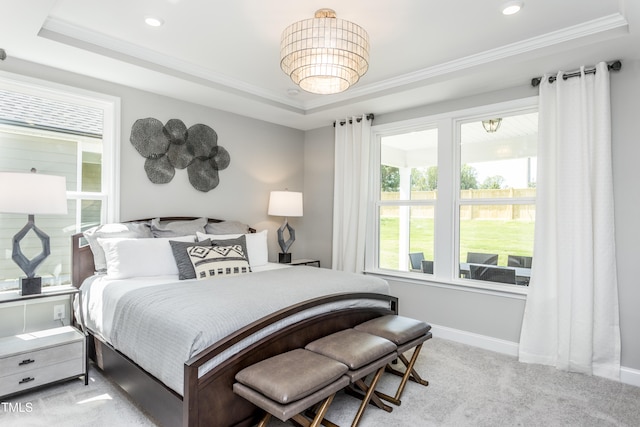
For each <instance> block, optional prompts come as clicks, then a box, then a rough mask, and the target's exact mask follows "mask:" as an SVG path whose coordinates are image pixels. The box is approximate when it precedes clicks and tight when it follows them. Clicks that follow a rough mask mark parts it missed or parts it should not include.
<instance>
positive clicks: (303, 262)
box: [290, 258, 320, 268]
mask: <svg viewBox="0 0 640 427" xmlns="http://www.w3.org/2000/svg"><path fill="white" fill-rule="evenodd" d="M313 264H317V266H318V268H319V267H320V260H318V259H306V258H300V259H294V260H293V261H291V262H290V265H313Z"/></svg>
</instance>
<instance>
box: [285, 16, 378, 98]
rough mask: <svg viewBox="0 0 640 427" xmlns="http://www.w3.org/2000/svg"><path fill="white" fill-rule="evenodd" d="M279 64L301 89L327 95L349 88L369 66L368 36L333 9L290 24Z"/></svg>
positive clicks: (286, 30)
mask: <svg viewBox="0 0 640 427" xmlns="http://www.w3.org/2000/svg"><path fill="white" fill-rule="evenodd" d="M280 67H281V68H282V70H283V71H284V72H285V73H286V74H287V75H289V76H290V77H291V80H293V82H294V83H295V84H297V85H299V86H300V88H301V89H303V90H305V91H307V92H311V93H316V94H321V95H326V94H332V93H339V92H342V91H345V90H347V89H348V88H349V87H350V86H352V85H354V84H355V83H357V82H358V80H359V79H360V77H362V76H363V75H364V74H365V73H366V72H367V70H368V69H369V35H368V34H367V32H366V31H365V30H364V29H363V28H362V27H360V26H358V25H356V24H354V23H353V22H349V21H345V20H342V19H337V18H336V14H335V12H334V11H333V10H331V9H321V10H318V11H317V12H316V14H315V18H313V19H306V20H303V21H299V22H296V23H294V24H292V25H290V26H289V27H287V28H286V29H285V30H284V32H283V33H282V39H281V41H280Z"/></svg>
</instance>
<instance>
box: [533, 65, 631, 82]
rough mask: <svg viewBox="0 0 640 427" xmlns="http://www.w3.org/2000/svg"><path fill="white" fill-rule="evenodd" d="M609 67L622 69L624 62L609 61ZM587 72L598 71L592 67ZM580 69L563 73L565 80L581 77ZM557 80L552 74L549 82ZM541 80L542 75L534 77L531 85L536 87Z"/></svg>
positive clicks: (617, 69)
mask: <svg viewBox="0 0 640 427" xmlns="http://www.w3.org/2000/svg"><path fill="white" fill-rule="evenodd" d="M607 68H608V69H609V71H620V69H621V68H622V62H620V60H619V59H618V60H615V61H613V62H609V63H608V64H607ZM584 73H585V74H595V73H596V69H595V68H590V69H588V70H584ZM580 74H581V73H580V71H573V72H571V73H566V74H563V75H562V79H563V80H567V79H568V78H571V77H580ZM555 81H556V76H551V77H549V83H553V82H555ZM540 82H542V77H534V78H532V79H531V86H533V87H536V86H538V85H539V84H540Z"/></svg>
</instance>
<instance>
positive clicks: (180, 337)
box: [80, 264, 389, 395]
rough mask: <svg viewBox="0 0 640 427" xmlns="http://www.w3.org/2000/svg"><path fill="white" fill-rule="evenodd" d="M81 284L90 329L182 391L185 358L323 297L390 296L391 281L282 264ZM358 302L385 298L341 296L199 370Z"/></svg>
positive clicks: (102, 279) (365, 304)
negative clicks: (223, 273) (231, 272)
mask: <svg viewBox="0 0 640 427" xmlns="http://www.w3.org/2000/svg"><path fill="white" fill-rule="evenodd" d="M80 289H81V291H82V302H83V304H82V305H83V307H82V310H83V315H84V319H85V323H86V326H87V327H88V328H89V329H90V330H91V331H92V332H93V333H95V334H96V335H97V336H99V337H100V338H102V339H103V340H104V341H106V342H108V343H110V344H111V345H112V346H113V347H114V348H115V349H117V350H119V351H121V352H122V353H123V354H125V355H127V356H128V357H129V358H131V359H132V360H134V361H135V362H136V363H137V364H138V365H140V366H141V367H142V368H143V369H145V370H146V371H147V372H149V373H151V374H152V375H154V376H155V377H156V378H158V379H160V380H161V381H162V382H163V383H164V384H166V385H167V386H168V387H170V388H171V389H173V390H175V391H176V392H177V393H179V394H180V395H182V394H183V386H184V384H183V368H184V363H185V362H186V361H187V360H188V359H189V358H191V357H193V356H194V355H196V354H197V353H199V352H200V351H202V350H203V349H205V348H207V347H208V346H210V345H211V344H213V343H215V342H216V341H218V340H220V339H222V338H224V337H226V336H227V335H229V334H230V333H232V332H234V331H236V330H238V329H240V328H242V327H244V326H246V325H248V324H250V323H251V322H253V321H255V320H258V319H260V318H262V317H264V316H266V315H269V314H270V313H273V312H275V311H278V310H280V309H283V308H286V307H288V306H291V305H293V304H295V303H298V302H302V301H306V300H309V299H312V298H316V297H319V296H322V295H328V294H335V293H343V292H375V293H382V294H388V293H389V287H388V284H387V283H386V282H385V281H384V280H382V279H379V278H374V277H371V276H365V275H360V274H358V275H356V274H350V273H342V272H337V271H332V270H327V269H319V268H315V267H291V266H283V265H282V264H267V265H265V266H261V267H258V268H256V269H254V272H253V273H249V274H245V275H239V276H230V277H218V278H213V279H207V280H200V281H197V280H195V279H194V280H182V281H179V280H178V278H177V276H158V277H140V278H130V279H122V280H114V279H108V278H107V277H106V276H104V275H96V276H92V277H90V278H88V279H87V280H86V281H85V283H83V285H82V286H81V288H80ZM352 306H362V307H371V306H384V303H383V302H380V301H374V300H365V301H361V300H358V301H355V300H351V301H342V302H339V303H333V304H330V305H328V306H326V307H317V308H314V309H311V310H308V311H305V312H302V313H299V314H298V315H296V316H294V317H292V318H289V319H285V320H283V321H281V322H279V323H277V324H275V325H273V326H272V327H270V328H269V329H268V330H265V331H262V332H261V333H260V334H256V335H255V336H253V337H251V338H250V339H249V340H245V341H243V342H242V343H240V344H238V345H236V346H234V347H232V348H231V349H229V350H228V351H226V352H225V353H223V354H221V355H220V356H218V357H216V358H215V359H213V360H211V361H210V362H209V363H207V364H206V365H205V366H203V367H202V368H201V369H200V372H199V375H200V376H202V375H203V374H204V373H205V372H207V371H208V370H210V369H211V368H212V367H214V366H215V365H217V364H219V363H220V362H222V361H224V360H225V359H227V358H228V357H230V356H231V355H233V354H234V353H236V352H237V351H239V350H241V349H242V348H245V347H246V346H248V345H250V344H251V343H253V342H255V341H257V340H259V339H260V338H261V337H263V336H266V335H268V334H269V333H272V332H273V331H275V330H277V329H279V328H282V327H284V326H286V325H289V324H291V323H295V322H296V321H299V320H301V319H302V318H305V317H310V316H313V315H315V314H317V313H320V312H327V311H332V310H336V309H340V308H344V307H352Z"/></svg>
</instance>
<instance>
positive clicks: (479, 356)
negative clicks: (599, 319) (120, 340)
mask: <svg viewBox="0 0 640 427" xmlns="http://www.w3.org/2000/svg"><path fill="white" fill-rule="evenodd" d="M417 370H418V372H419V373H420V374H421V375H422V376H423V377H424V378H425V379H428V380H429V382H430V384H429V386H428V387H423V386H420V385H418V384H415V383H409V384H408V385H407V388H406V391H405V393H404V396H403V398H402V405H400V406H399V407H394V409H393V412H391V413H386V412H384V411H382V410H380V409H378V408H375V407H373V406H371V407H369V408H368V409H367V410H366V412H365V414H364V417H363V418H362V421H361V423H360V426H362V427H378V426H379V427H382V426H384V427H388V426H396V427H399V426H425V427H429V426H452V427H453V426H455V427H458V426H474V427H475V426H487V427H489V426H491V427H497V426H576V427H588V426H598V427H602V426H628V427H637V426H640V388H638V387H633V386H630V385H626V384H621V383H618V382H615V381H610V380H606V379H603V378H598V377H591V376H586V375H581V374H570V373H566V372H560V371H557V370H556V369H554V368H551V367H547V366H540V365H528V364H523V363H519V362H518V361H517V360H516V358H514V357H511V356H506V355H503V354H498V353H494V352H491V351H486V350H482V349H478V348H475V347H470V346H466V345H463V344H459V343H455V342H451V341H446V340H442V339H438V338H433V339H431V340H429V341H427V342H426V343H425V345H424V347H423V351H422V354H421V355H420V358H419V359H418V364H417ZM398 381H399V378H397V377H393V376H391V375H384V376H383V378H382V381H381V385H380V388H381V389H382V390H383V391H385V392H387V393H390V394H393V391H394V390H395V387H396V386H397V383H398ZM9 403H11V404H13V408H9V407H8V404H9ZM18 403H21V404H22V405H21V407H22V412H20V411H17V410H16V409H17V408H16V404H18ZM27 404H29V405H27ZM358 404H359V401H357V400H356V399H354V398H353V397H351V396H348V395H346V394H344V393H338V395H337V396H336V398H335V400H334V402H333V404H332V405H331V407H330V408H329V412H328V414H327V418H328V419H329V420H331V421H333V422H335V423H337V424H339V425H341V426H348V425H350V424H351V421H352V419H353V417H354V415H355V412H356V410H357V408H358ZM27 406H30V407H31V409H30V411H28V412H27V411H26V410H27V409H28V407H27ZM0 425H2V426H20V427H22V426H34V427H35V426H38V427H39V426H47V427H52V426H55V427H59V426H61V427H66V426H69V427H77V426H91V427H111V426H155V424H154V423H153V422H152V420H150V419H149V418H148V417H146V416H145V415H144V414H143V413H142V412H141V411H140V410H138V409H137V408H136V406H135V405H134V404H133V403H131V402H130V401H129V400H128V399H127V397H126V395H125V394H124V393H123V392H121V391H120V390H119V389H118V388H117V386H114V385H112V384H111V383H110V382H109V381H108V380H106V379H105V378H104V377H103V376H102V375H101V374H100V373H99V371H98V370H96V369H94V368H92V369H91V371H90V383H89V385H88V386H86V387H85V386H84V383H83V382H82V381H81V380H74V381H71V382H67V383H64V384H59V385H55V386H51V387H47V388H44V389H41V390H39V391H36V392H32V393H27V394H23V395H20V396H17V397H15V398H13V399H9V400H3V403H2V405H1V406H0ZM283 425H290V424H285V423H282V422H280V421H279V420H272V421H271V422H270V424H269V426H270V427H277V426H283Z"/></svg>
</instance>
